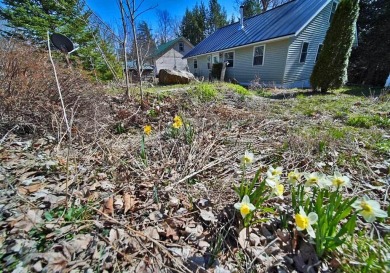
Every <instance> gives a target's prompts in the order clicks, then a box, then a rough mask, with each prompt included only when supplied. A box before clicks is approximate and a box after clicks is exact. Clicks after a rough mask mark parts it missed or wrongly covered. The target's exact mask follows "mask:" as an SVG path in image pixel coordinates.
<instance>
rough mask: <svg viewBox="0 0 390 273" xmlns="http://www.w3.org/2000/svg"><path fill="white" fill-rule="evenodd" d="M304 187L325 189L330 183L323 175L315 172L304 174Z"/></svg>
mask: <svg viewBox="0 0 390 273" xmlns="http://www.w3.org/2000/svg"><path fill="white" fill-rule="evenodd" d="M305 179H306V183H305V186H306V187H313V186H317V187H320V188H325V187H329V186H331V184H332V182H331V181H330V180H329V179H328V178H327V177H326V176H325V175H323V174H319V173H317V172H313V173H309V174H305Z"/></svg>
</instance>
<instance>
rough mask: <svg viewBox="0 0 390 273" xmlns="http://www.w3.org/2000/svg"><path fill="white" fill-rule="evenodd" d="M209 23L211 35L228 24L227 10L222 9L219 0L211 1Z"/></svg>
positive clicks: (208, 30)
mask: <svg viewBox="0 0 390 273" xmlns="http://www.w3.org/2000/svg"><path fill="white" fill-rule="evenodd" d="M207 21H208V29H207V32H208V33H209V34H211V33H213V32H214V31H215V30H217V29H218V28H220V27H223V26H225V25H226V24H227V15H226V10H225V9H224V8H222V7H221V5H220V4H219V3H218V0H209V9H208V16H207Z"/></svg>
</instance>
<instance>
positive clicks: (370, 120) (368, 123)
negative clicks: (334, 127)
mask: <svg viewBox="0 0 390 273" xmlns="http://www.w3.org/2000/svg"><path fill="white" fill-rule="evenodd" d="M346 124H347V125H349V126H353V127H358V128H367V129H369V128H371V127H372V126H374V125H375V126H378V127H382V128H390V119H389V118H387V117H381V116H378V115H356V116H351V117H349V118H348V120H347V122H346Z"/></svg>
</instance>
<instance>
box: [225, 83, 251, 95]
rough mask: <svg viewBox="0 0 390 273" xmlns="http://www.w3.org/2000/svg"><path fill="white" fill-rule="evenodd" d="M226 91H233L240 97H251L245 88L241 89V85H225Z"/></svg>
mask: <svg viewBox="0 0 390 273" xmlns="http://www.w3.org/2000/svg"><path fill="white" fill-rule="evenodd" d="M226 86H227V88H228V89H231V90H233V92H235V93H237V94H239V95H242V96H251V95H252V93H251V92H250V91H249V90H248V89H246V88H245V87H242V86H241V85H238V84H233V83H227V84H226Z"/></svg>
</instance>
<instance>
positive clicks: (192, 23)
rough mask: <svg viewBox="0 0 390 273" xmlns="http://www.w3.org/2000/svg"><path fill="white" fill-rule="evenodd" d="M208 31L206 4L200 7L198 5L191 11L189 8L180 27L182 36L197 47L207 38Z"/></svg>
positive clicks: (201, 4)
mask: <svg viewBox="0 0 390 273" xmlns="http://www.w3.org/2000/svg"><path fill="white" fill-rule="evenodd" d="M206 30H207V8H206V6H205V5H204V3H203V2H201V3H200V5H199V4H198V3H196V5H195V6H194V8H193V9H192V10H191V11H190V10H189V9H188V8H187V9H186V11H185V13H184V16H183V19H182V22H181V26H180V33H181V36H183V37H185V38H186V39H187V40H188V41H190V42H191V43H192V44H193V45H197V44H199V43H200V42H201V41H202V40H203V39H204V38H206Z"/></svg>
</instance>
